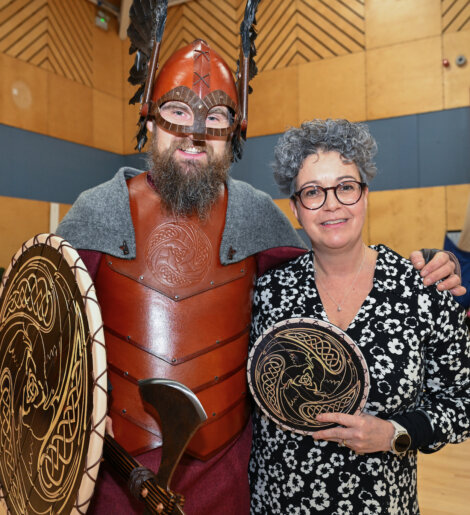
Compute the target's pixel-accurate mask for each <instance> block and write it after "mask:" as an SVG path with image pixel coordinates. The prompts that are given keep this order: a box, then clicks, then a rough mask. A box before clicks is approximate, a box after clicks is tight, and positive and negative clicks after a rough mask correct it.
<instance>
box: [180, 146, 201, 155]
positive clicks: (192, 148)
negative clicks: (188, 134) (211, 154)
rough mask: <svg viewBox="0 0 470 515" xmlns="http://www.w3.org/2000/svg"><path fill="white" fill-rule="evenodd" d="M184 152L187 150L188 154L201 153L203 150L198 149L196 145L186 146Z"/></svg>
mask: <svg viewBox="0 0 470 515" xmlns="http://www.w3.org/2000/svg"><path fill="white" fill-rule="evenodd" d="M183 152H187V153H188V154H200V153H201V152H202V150H198V149H197V148H194V147H189V148H185V149H184V150H183Z"/></svg>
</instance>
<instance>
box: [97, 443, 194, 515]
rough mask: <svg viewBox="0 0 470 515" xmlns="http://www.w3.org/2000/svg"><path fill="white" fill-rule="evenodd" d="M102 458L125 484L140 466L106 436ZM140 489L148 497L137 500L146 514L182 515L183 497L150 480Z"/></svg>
mask: <svg viewBox="0 0 470 515" xmlns="http://www.w3.org/2000/svg"><path fill="white" fill-rule="evenodd" d="M103 456H104V458H105V460H106V461H107V462H108V463H110V464H111V465H112V467H113V468H114V470H116V472H117V473H118V474H119V475H120V476H121V478H122V479H124V481H125V482H126V483H127V482H128V481H129V478H130V475H131V472H132V471H133V470H134V469H136V468H138V467H141V466H142V465H141V464H140V463H139V462H138V461H137V460H135V459H134V458H133V457H132V456H131V455H130V454H129V453H128V452H127V451H126V450H125V449H123V448H122V447H121V446H120V445H119V444H118V443H117V442H116V440H115V439H114V438H113V437H112V436H110V435H109V434H107V435H106V436H105V438H104V446H103ZM142 488H147V490H148V495H147V496H146V497H140V498H139V499H140V500H141V501H142V502H143V503H145V506H146V508H147V510H146V513H152V514H154V513H156V514H163V515H170V514H173V515H174V514H182V515H184V511H183V509H182V505H183V503H184V497H183V496H182V495H178V494H174V493H173V492H171V491H170V490H166V489H164V488H162V487H161V486H160V485H157V483H155V482H154V481H152V479H148V480H147V481H145V482H144V483H143V484H142ZM159 504H162V505H163V510H161V509H160V511H159V508H158V506H159Z"/></svg>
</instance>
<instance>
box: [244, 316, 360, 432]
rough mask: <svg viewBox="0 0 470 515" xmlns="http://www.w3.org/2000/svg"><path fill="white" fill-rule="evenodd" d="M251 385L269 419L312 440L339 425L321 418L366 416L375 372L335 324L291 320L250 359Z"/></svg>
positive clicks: (265, 337) (272, 331)
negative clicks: (317, 433) (336, 414)
mask: <svg viewBox="0 0 470 515" xmlns="http://www.w3.org/2000/svg"><path fill="white" fill-rule="evenodd" d="M248 384H249V386H250V390H251V393H252V395H253V397H254V399H255V401H256V403H257V404H258V406H259V407H260V408H261V410H262V411H263V412H264V413H265V415H266V416H267V417H269V418H270V419H272V420H273V421H274V422H276V424H278V425H279V426H281V427H282V428H283V429H287V430H289V431H294V432H296V433H300V434H304V435H311V434H313V433H314V432H315V431H318V430H320V429H327V428H329V427H334V426H335V425H336V424H331V423H324V422H323V423H322V422H319V421H317V420H316V417H317V415H318V414H320V413H325V412H326V413H332V412H341V413H349V414H358V413H360V412H361V411H362V410H363V408H364V405H365V403H366V401H367V396H368V393H369V371H368V369H367V364H366V362H365V360H364V357H363V355H362V353H361V351H360V349H359V348H358V346H357V345H356V344H355V343H354V341H353V340H352V339H351V338H350V337H349V336H348V335H347V334H346V333H345V332H344V331H342V330H341V329H339V328H338V327H336V326H335V325H333V324H330V323H327V322H324V321H322V320H316V319H313V318H290V319H287V320H283V321H282V322H279V323H277V324H275V325H274V326H273V327H271V328H270V329H269V330H268V331H266V332H265V333H263V334H262V335H261V336H260V337H259V338H258V339H257V341H256V342H255V344H254V346H253V347H252V349H251V351H250V354H249V358H248Z"/></svg>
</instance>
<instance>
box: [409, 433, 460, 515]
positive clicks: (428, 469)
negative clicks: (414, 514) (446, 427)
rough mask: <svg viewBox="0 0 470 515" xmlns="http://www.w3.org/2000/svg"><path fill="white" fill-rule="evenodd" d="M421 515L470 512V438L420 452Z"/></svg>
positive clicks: (419, 488) (419, 493) (448, 514)
mask: <svg viewBox="0 0 470 515" xmlns="http://www.w3.org/2000/svg"><path fill="white" fill-rule="evenodd" d="M418 497H419V507H420V510H421V515H470V440H467V441H465V442H463V443H460V444H458V445H446V446H445V447H444V448H443V449H442V450H440V451H438V452H436V453H434V454H423V453H418Z"/></svg>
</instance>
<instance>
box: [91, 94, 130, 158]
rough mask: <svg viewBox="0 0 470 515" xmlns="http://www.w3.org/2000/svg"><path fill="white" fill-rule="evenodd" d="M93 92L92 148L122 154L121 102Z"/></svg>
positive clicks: (118, 99) (122, 124) (122, 107)
mask: <svg viewBox="0 0 470 515" xmlns="http://www.w3.org/2000/svg"><path fill="white" fill-rule="evenodd" d="M92 91H93V111H92V112H93V146H95V147H98V148H101V149H103V150H109V151H110V152H115V153H116V154H123V153H124V136H123V135H124V121H123V109H124V106H123V102H122V100H121V98H116V97H114V96H111V95H108V94H107V93H102V92H101V91H98V90H96V89H94V90H92Z"/></svg>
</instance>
